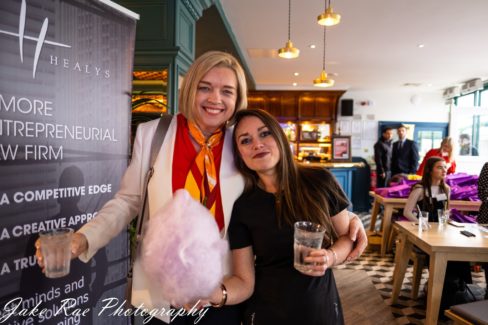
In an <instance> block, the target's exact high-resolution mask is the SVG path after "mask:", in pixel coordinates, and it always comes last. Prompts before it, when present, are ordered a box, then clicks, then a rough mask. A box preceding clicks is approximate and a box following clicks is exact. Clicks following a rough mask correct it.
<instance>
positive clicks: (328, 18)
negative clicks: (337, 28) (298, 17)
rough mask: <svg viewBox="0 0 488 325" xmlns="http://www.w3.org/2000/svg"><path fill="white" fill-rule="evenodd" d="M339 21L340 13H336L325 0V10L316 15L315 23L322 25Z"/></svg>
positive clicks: (332, 24)
mask: <svg viewBox="0 0 488 325" xmlns="http://www.w3.org/2000/svg"><path fill="white" fill-rule="evenodd" d="M340 22H341V15H339V14H336V13H335V12H334V10H333V9H332V7H331V6H330V0H329V5H327V0H325V11H324V12H323V13H322V14H320V15H319V16H318V17H317V23H318V24H319V25H322V26H334V25H337V24H338V23H340Z"/></svg>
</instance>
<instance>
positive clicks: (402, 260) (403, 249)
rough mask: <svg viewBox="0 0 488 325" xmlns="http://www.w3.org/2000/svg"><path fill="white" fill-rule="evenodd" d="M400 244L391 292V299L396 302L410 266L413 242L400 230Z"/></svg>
mask: <svg viewBox="0 0 488 325" xmlns="http://www.w3.org/2000/svg"><path fill="white" fill-rule="evenodd" d="M398 240H399V242H400V244H399V245H398V248H397V249H398V251H397V253H396V257H395V269H394V271H393V290H392V292H391V301H392V303H396V300H397V298H398V295H399V294H400V290H401V289H402V283H403V279H404V278H405V271H406V270H407V266H408V257H409V255H410V252H411V251H412V248H413V244H412V242H411V241H409V240H408V239H407V235H406V234H404V233H403V232H400V234H399V235H398Z"/></svg>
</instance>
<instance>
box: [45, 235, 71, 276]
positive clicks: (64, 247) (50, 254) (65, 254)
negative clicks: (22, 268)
mask: <svg viewBox="0 0 488 325" xmlns="http://www.w3.org/2000/svg"><path fill="white" fill-rule="evenodd" d="M72 236H73V229H71V228H58V229H52V230H47V231H41V232H40V233H39V238H40V241H41V254H42V259H43V261H44V267H45V269H44V275H45V276H46V277H48V278H60V277H63V276H65V275H68V274H69V269H70V264H71V238H72Z"/></svg>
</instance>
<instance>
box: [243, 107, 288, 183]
mask: <svg viewBox="0 0 488 325" xmlns="http://www.w3.org/2000/svg"><path fill="white" fill-rule="evenodd" d="M235 139H236V143H237V149H238V152H239V155H240V157H241V158H242V160H243V161H244V164H245V165H246V166H247V167H248V168H249V169H251V170H253V171H255V172H256V173H257V174H258V175H259V174H267V175H273V174H276V166H277V165H278V162H279V161H280V151H279V149H278V144H277V142H276V140H275V138H274V137H273V134H272V133H271V130H270V129H269V128H268V127H267V126H266V125H265V124H264V123H263V121H261V120H260V119H259V118H258V117H255V116H247V117H244V118H243V119H242V120H241V121H240V122H239V124H238V125H237V126H236V129H235Z"/></svg>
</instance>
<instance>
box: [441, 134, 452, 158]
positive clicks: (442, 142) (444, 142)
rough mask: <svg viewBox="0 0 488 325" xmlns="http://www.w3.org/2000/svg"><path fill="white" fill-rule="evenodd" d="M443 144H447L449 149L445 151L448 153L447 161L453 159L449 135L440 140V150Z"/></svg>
mask: <svg viewBox="0 0 488 325" xmlns="http://www.w3.org/2000/svg"><path fill="white" fill-rule="evenodd" d="M444 145H448V146H449V147H450V148H451V150H449V151H448V152H447V153H448V155H447V156H448V157H449V161H452V160H453V158H454V157H453V156H454V144H453V142H452V138H451V137H445V138H444V139H442V141H441V150H442V147H443V146H444Z"/></svg>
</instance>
